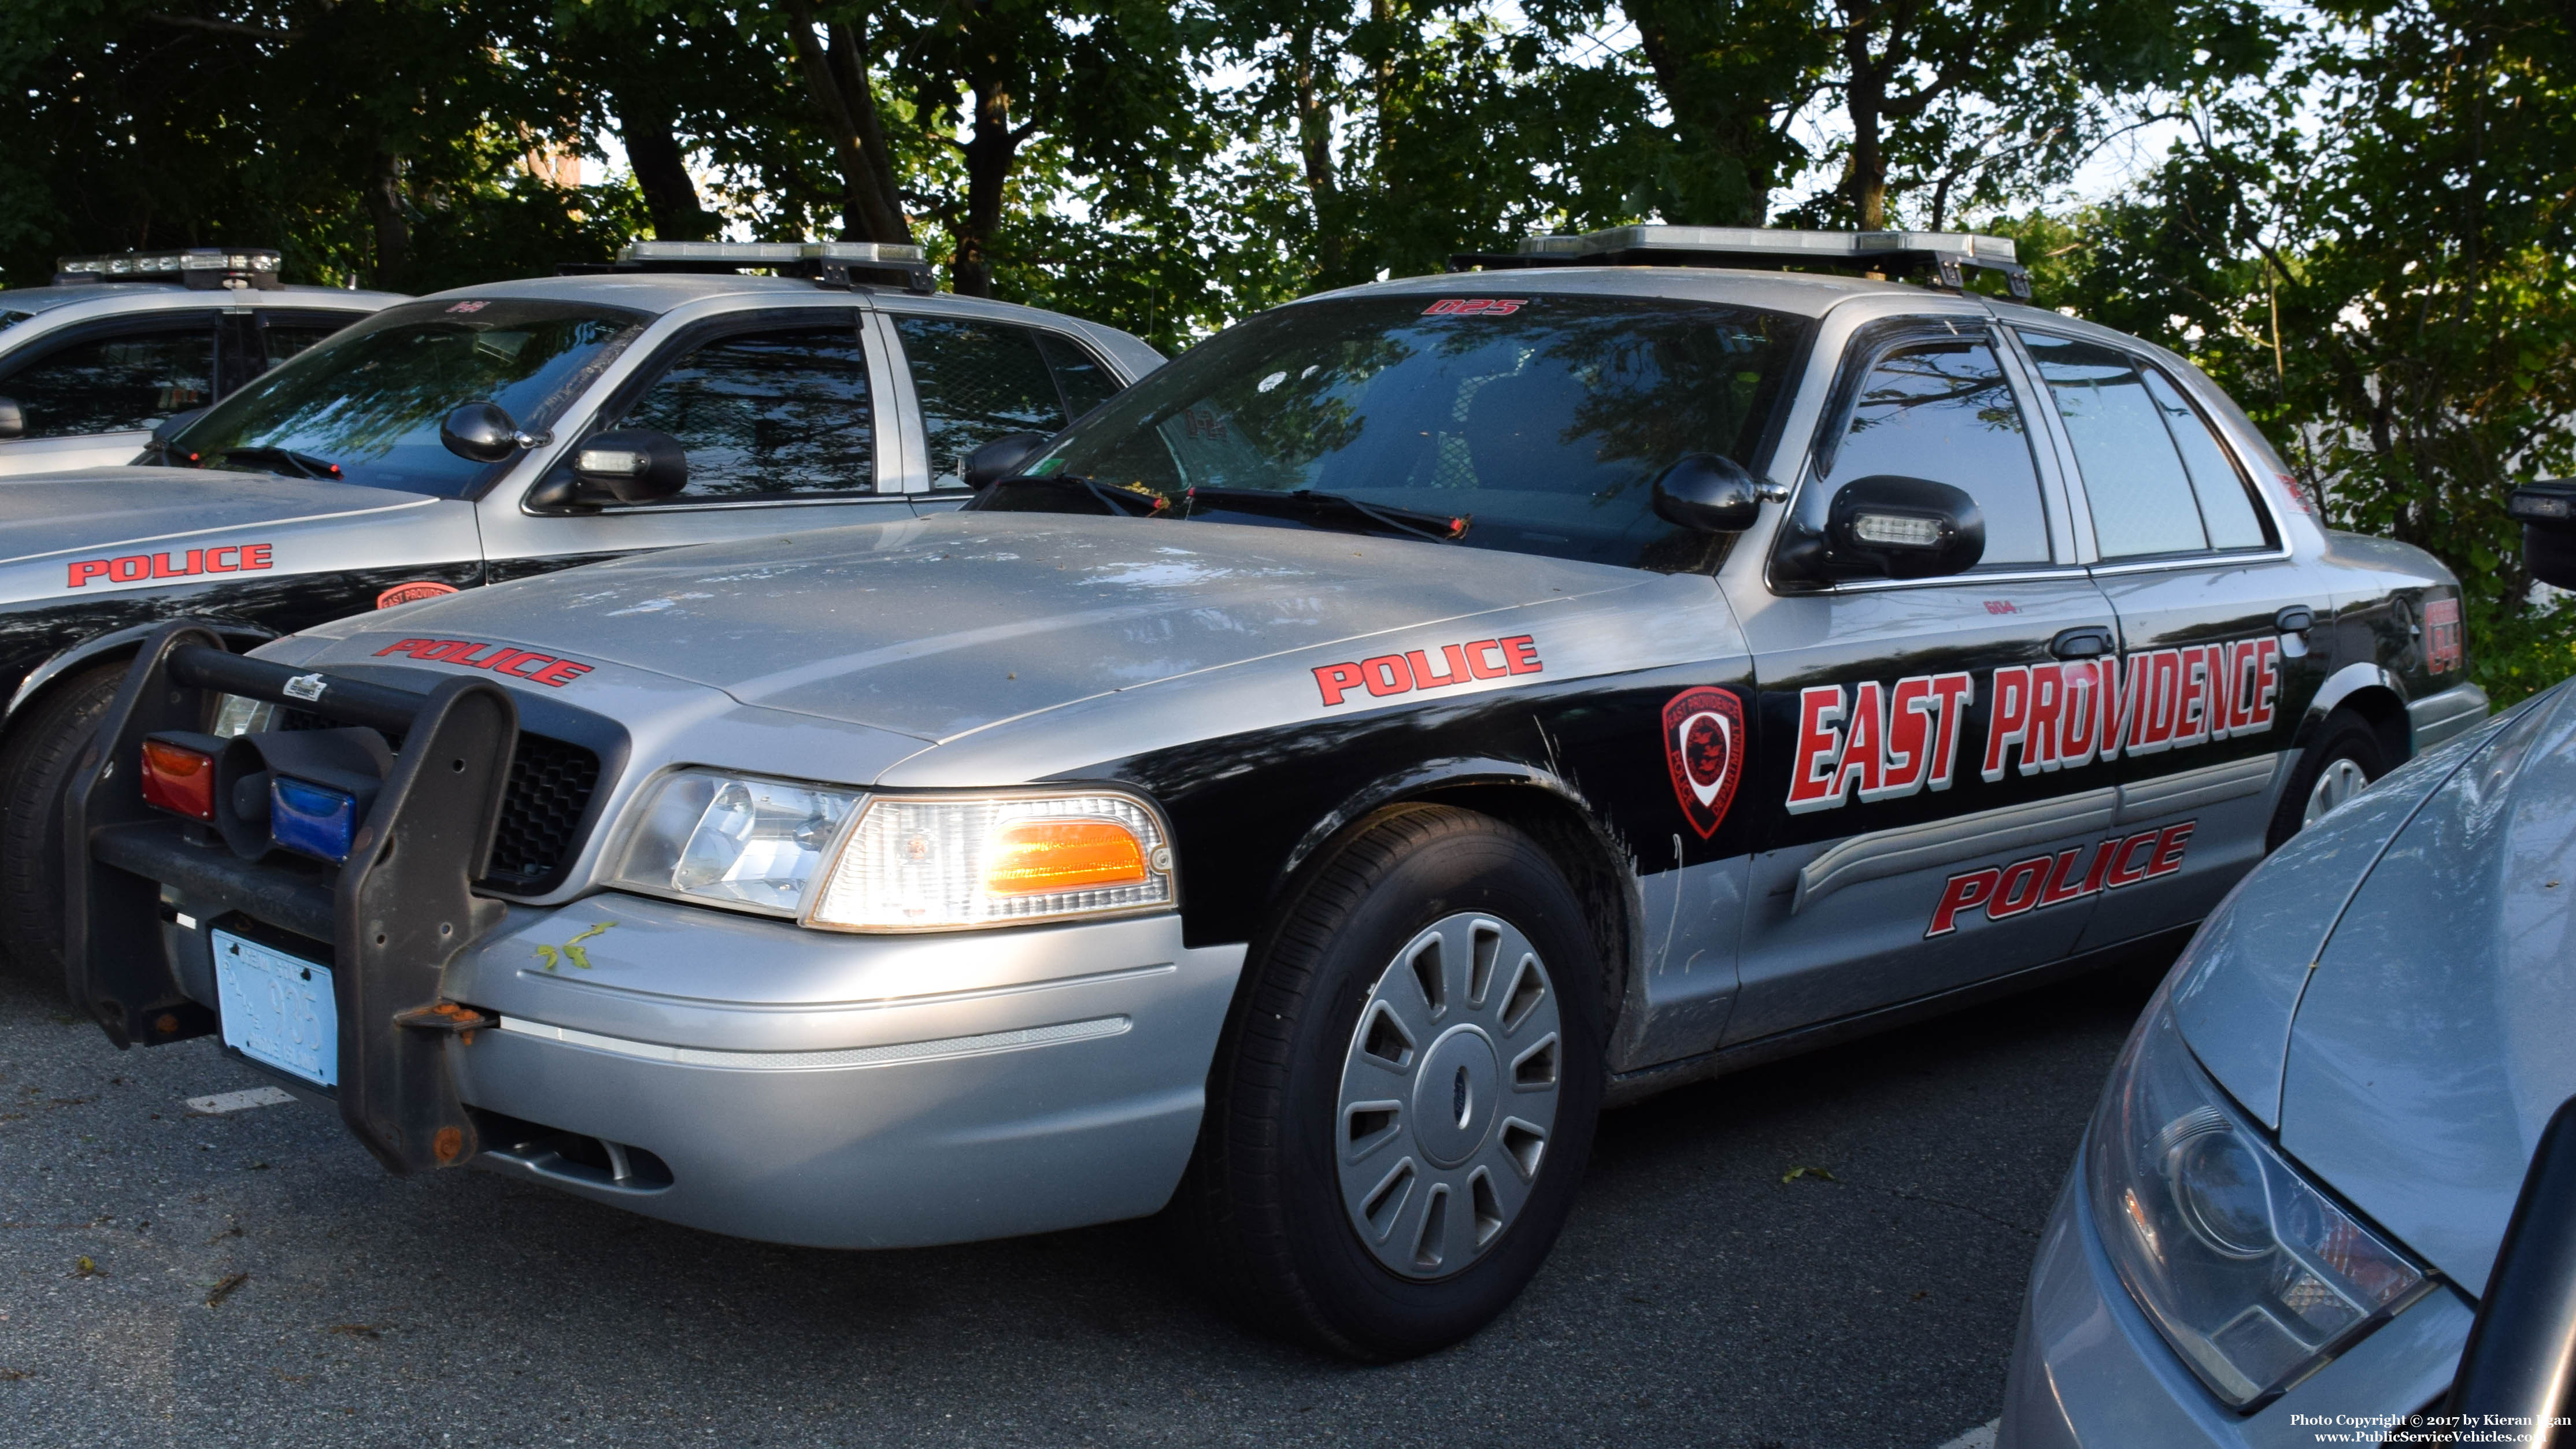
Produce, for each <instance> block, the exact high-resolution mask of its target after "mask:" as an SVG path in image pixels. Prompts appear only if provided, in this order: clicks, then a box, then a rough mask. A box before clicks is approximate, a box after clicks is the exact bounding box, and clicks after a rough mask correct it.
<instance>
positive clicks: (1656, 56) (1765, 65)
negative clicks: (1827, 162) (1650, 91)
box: [1620, 0, 1827, 226]
mask: <svg viewBox="0 0 2576 1449" xmlns="http://www.w3.org/2000/svg"><path fill="white" fill-rule="evenodd" d="M1620 8H1621V10H1622V12H1623V13H1625V14H1626V16H1627V17H1628V23H1629V24H1631V25H1634V26H1635V27H1636V28H1637V38H1638V42H1639V47H1640V49H1642V50H1643V51H1644V52H1645V56H1646V64H1647V68H1648V69H1649V70H1650V71H1651V72H1652V73H1653V75H1654V78H1655V89H1656V91H1657V92H1658V93H1659V94H1661V95H1662V97H1663V100H1664V108H1665V109H1666V110H1667V111H1669V112H1671V113H1672V118H1673V134H1674V138H1675V139H1676V140H1677V141H1678V142H1679V143H1680V150H1681V155H1680V156H1679V157H1678V158H1677V159H1678V161H1679V162H1680V164H1679V165H1678V166H1676V167H1675V168H1674V175H1673V177H1672V180H1671V181H1670V182H1669V183H1668V185H1669V189H1670V194H1669V195H1668V196H1666V197H1664V198H1663V199H1662V209H1663V211H1664V213H1665V215H1666V216H1667V217H1668V218H1669V219H1670V220H1672V221H1675V222H1680V223H1684V224H1690V225H1702V226H1760V225H1762V223H1763V222H1764V221H1765V220H1766V219H1767V218H1768V217H1769V216H1770V212H1771V192H1772V189H1773V188H1774V187H1776V186H1778V185H1779V184H1780V177H1781V174H1782V172H1783V171H1784V170H1786V169H1788V168H1789V167H1791V166H1792V165H1794V164H1795V163H1796V162H1797V161H1798V160H1799V159H1801V158H1802V157H1803V156H1804V155H1805V154H1806V153H1805V149H1804V148H1803V147H1801V146H1800V145H1799V144H1798V143H1797V142H1796V141H1795V140H1794V139H1792V138H1791V137H1790V135H1789V134H1788V131H1787V129H1786V128H1787V125H1788V122H1789V118H1790V116H1791V115H1793V114H1794V113H1795V112H1796V110H1797V108H1798V107H1799V106H1800V105H1801V104H1803V103H1804V102H1805V100H1806V98H1807V96H1808V95H1809V94H1811V93H1812V92H1813V89H1814V87H1815V85H1816V83H1817V78H1818V76H1819V75H1820V74H1821V71H1822V67H1823V62H1824V60H1825V58H1826V54H1827V51H1826V47H1825V43H1824V41H1823V39H1822V36H1821V33H1820V32H1819V31H1818V30H1817V29H1816V27H1815V26H1814V24H1813V22H1812V20H1811V19H1810V17H1809V13H1808V11H1807V10H1806V8H1805V6H1804V3H1803V0H1620Z"/></svg>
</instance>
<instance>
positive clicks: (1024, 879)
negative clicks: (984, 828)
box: [984, 820, 1146, 896]
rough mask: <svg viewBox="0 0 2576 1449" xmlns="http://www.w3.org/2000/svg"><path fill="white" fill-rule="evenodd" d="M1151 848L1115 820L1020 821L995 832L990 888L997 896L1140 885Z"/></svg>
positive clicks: (986, 886) (987, 867) (986, 874)
mask: <svg viewBox="0 0 2576 1449" xmlns="http://www.w3.org/2000/svg"><path fill="white" fill-rule="evenodd" d="M1145 878H1146V871H1145V847H1144V845H1143V843H1142V842H1140V841H1138V840H1137V839H1136V837H1135V835H1134V834H1133V833H1131V832H1130V831H1129V830H1128V829H1127V827H1126V826H1124V825H1121V824H1118V823H1117V822H1115V821H1111V820H1014V821H1011V822H1009V823H1008V824H1006V825H1004V826H1002V827H1001V829H1000V830H998V831H996V832H995V833H994V840H993V844H992V847H991V853H990V854H989V856H988V857H987V858H986V863H985V866H984V889H985V890H987V891H989V892H991V893H992V894H994V895H997V896H1016V895H1028V894H1031V893H1034V892H1039V891H1061V890H1079V889H1082V888H1085V887H1094V886H1120V885H1138V884H1141V883H1143V881H1144V880H1145Z"/></svg>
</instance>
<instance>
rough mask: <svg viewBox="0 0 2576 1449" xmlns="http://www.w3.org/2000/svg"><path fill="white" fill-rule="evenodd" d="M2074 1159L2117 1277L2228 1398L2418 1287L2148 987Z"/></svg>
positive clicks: (2345, 1343)
mask: <svg viewBox="0 0 2576 1449" xmlns="http://www.w3.org/2000/svg"><path fill="white" fill-rule="evenodd" d="M2085 1172H2086V1186H2087V1188H2088V1190H2089V1192H2090V1195H2091V1197H2092V1203H2093V1224H2094V1228H2095V1230H2096V1231H2097V1232H2099V1233H2100V1235H2101V1238H2102V1243H2103V1246H2104V1247H2105V1248H2106V1249H2107V1250H2108V1251H2109V1253H2110V1256H2111V1261H2112V1262H2113V1263H2114V1264H2115V1265H2117V1266H2118V1268H2119V1270H2120V1278H2121V1281H2122V1282H2124V1283H2126V1284H2127V1285H2128V1289H2129V1292H2130V1295H2131V1296H2132V1297H2134V1298H2136V1299H2137V1301H2138V1306H2139V1307H2141V1308H2142V1309H2144V1310H2145V1311H2146V1314H2147V1316H2148V1318H2150V1319H2152V1320H2153V1321H2154V1323H2155V1325H2156V1327H2157V1328H2158V1329H2159V1330H2160V1331H2162V1332H2163V1334H2164V1336H2165V1340H2166V1341H2167V1342H2169V1343H2171V1344H2172V1345H2173V1347H2174V1350H2175V1352H2177V1353H2179V1354H2181V1355H2182V1359H2183V1362H2185V1363H2187V1364H2189V1365H2191V1368H2192V1370H2193V1372H2195V1373H2197V1374H2199V1375H2200V1378H2201V1381H2202V1382H2203V1383H2205V1384H2207V1385H2209V1388H2210V1391H2211V1392H2212V1393H2215V1394H2216V1395H2218V1397H2219V1398H2221V1399H2222V1400H2224V1401H2226V1403H2227V1404H2228V1405H2229V1406H2230V1407H2233V1408H2238V1409H2251V1408H2254V1407H2256V1406H2258V1405H2259V1404H2262V1403H2268V1402H2270V1401H2271V1399H2272V1398H2273V1397H2275V1396H2276V1395H2278V1394H2280V1393H2281V1392H2282V1391H2283V1390H2285V1389H2287V1388H2289V1387H2290V1386H2291V1385H2292V1384H2295V1383H2297V1382H2298V1381H2299V1380H2301V1379H2303V1378H2305V1377H2307V1376H2308V1375H2309V1374H2311V1373H2314V1372H2315V1371H2316V1370H2317V1369H2319V1368H2321V1367H2323V1366H2324V1365H2325V1364H2326V1363H2327V1362H2328V1361H2329V1360H2331V1359H2333V1358H2334V1356H2335V1355H2337V1354H2339V1353H2341V1352H2343V1351H2344V1350H2345V1349H2347V1348H2349V1347H2351V1346H2352V1344H2353V1343H2355V1342H2356V1341H2358V1340H2359V1339H2360V1338H2361V1337H2362V1336H2363V1335H2364V1334H2367V1333H2368V1332H2370V1330H2371V1329H2372V1328H2374V1327H2376V1326H2378V1325H2379V1324H2380V1323H2381V1322H2384V1321H2385V1320H2386V1319H2388V1318H2389V1317H2390V1316H2391V1315H2393V1314H2395V1313H2396V1312H2397V1311H2398V1310H2399V1309H2401V1308H2403V1307H2405V1306H2406V1305H2407V1304H2408V1303H2410V1302H2412V1301H2414V1299H2415V1297H2416V1296H2417V1295H2418V1294H2420V1293H2422V1292H2423V1291H2424V1289H2425V1288H2426V1286H2427V1284H2428V1280H2427V1279H2426V1277H2425V1274H2424V1271H2423V1270H2422V1269H2421V1268H2418V1267H2417V1266H2415V1265H2414V1264H2413V1263H2411V1262H2409V1261H2408V1260H2407V1259H2406V1257H2405V1256H2404V1255H2403V1254H2401V1253H2399V1252H2398V1251H2397V1250H2396V1249H2395V1248H2393V1247H2391V1246H2389V1245H2388V1244H2387V1243H2386V1242H2384V1241H2382V1240H2381V1239H2380V1238H2379V1237H2378V1236H2377V1235H2376V1234H2374V1233H2372V1232H2371V1231H2370V1230H2369V1229H2368V1228H2365V1227H2363V1226H2362V1225H2361V1224H2360V1223H2359V1222H2357V1221H2355V1220H2354V1219H2353V1217H2352V1215H2351V1214H2349V1213H2347V1212H2345V1211H2344V1210H2343V1209H2342V1208H2340V1207H2338V1206H2337V1205H2336V1204H2335V1203H2334V1202H2333V1201H2332V1200H2330V1199H2329V1198H2327V1197H2326V1195H2325V1194H2324V1193H2322V1192H2320V1191H2319V1190H2318V1189H2317V1188H2316V1187H2314V1186H2312V1185H2311V1184H2309V1183H2308V1181H2307V1180H2306V1179H2305V1178H2303V1177H2302V1176H2301V1175H2300V1174H2299V1171H2298V1169H2296V1168H2294V1167H2292V1166H2291V1165H2290V1163H2289V1162H2288V1160H2287V1159H2285V1158H2284V1157H2282V1156H2281V1154H2280V1152H2279V1150H2278V1149H2277V1148H2275V1147H2274V1146H2273V1145H2272V1144H2271V1142H2270V1141H2269V1140H2268V1138H2267V1137H2266V1135H2265V1134H2264V1133H2263V1132H2262V1131H2261V1130H2260V1129H2258V1128H2257V1127H2256V1126H2255V1125H2254V1124H2253V1123H2252V1122H2251V1121H2249V1120H2247V1119H2246V1117H2245V1116H2244V1115H2243V1114H2242V1113H2241V1112H2239V1111H2238V1110H2237V1108H2236V1105H2235V1103H2233V1102H2231V1101H2229V1100H2228V1099H2227V1096H2226V1094H2225V1093H2223V1092H2221V1091H2220V1090H2219V1089H2218V1086H2217V1084H2216V1083H2214V1082H2212V1081H2211V1080H2210V1079H2209V1077H2208V1075H2207V1074H2206V1073H2204V1072H2203V1071H2202V1070H2201V1068H2200V1064H2199V1063H2198V1062H2195V1061H2194V1060H2192V1056H2191V1052H2190V1049H2189V1048H2188V1047H2186V1046H2185V1045H2184V1043H2183V1040H2182V1034H2181V1032H2180V1031H2178V1030H2177V1029H2176V1028H2175V1026H2174V1017H2173V1011H2172V1007H2171V1005H2170V1003H2169V1001H2168V999H2167V995H2166V993H2165V992H2162V991H2159V992H2158V993H2157V994H2156V997H2155V1000H2154V1001H2152V1002H2151V1003H2149V1005H2148V1009H2147V1014H2146V1016H2145V1017H2144V1018H2143V1019H2142V1020H2141V1021H2140V1022H2139V1025H2138V1029H2137V1030H2136V1031H2135V1032H2134V1033H2132V1034H2131V1035H2130V1037H2129V1044H2128V1046H2127V1047H2126V1048H2125V1049H2124V1050H2123V1051H2122V1052H2121V1054H2120V1061H2119V1065H2118V1066H2116V1067H2114V1068H2113V1069H2112V1072H2111V1082H2110V1088H2109V1090H2108V1092H2106V1093H2105V1095H2104V1097H2103V1101H2102V1107H2101V1110H2100V1112H2099V1113H2098V1114H2097V1115H2096V1116H2095V1117H2094V1120H2093V1126H2092V1131H2091V1134H2090V1136H2089V1138H2088V1139H2087V1142H2086V1146H2085Z"/></svg>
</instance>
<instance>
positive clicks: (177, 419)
mask: <svg viewBox="0 0 2576 1449" xmlns="http://www.w3.org/2000/svg"><path fill="white" fill-rule="evenodd" d="M7 406H8V407H11V408H15V407H16V406H17V404H15V403H9V404H7ZM205 415H206V410H205V409H204V408H190V409H188V410H187V411H186V412H184V413H172V414H171V415H170V416H168V417H166V418H163V419H162V420H161V422H160V425H159V426H158V427H155V428H154V429H153V430H152V441H153V442H154V443H156V444H160V443H167V442H169V441H170V440H171V439H172V438H175V437H177V436H179V431H180V429H182V428H185V427H186V426H188V424H190V423H193V422H195V421H196V420H197V419H199V418H202V417H204V416H205Z"/></svg>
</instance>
